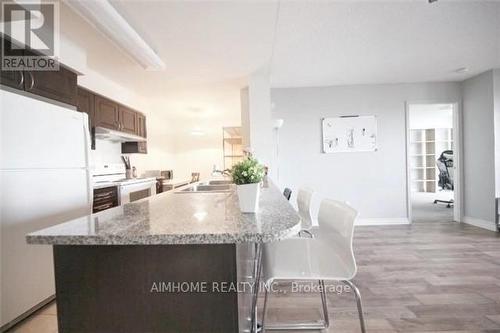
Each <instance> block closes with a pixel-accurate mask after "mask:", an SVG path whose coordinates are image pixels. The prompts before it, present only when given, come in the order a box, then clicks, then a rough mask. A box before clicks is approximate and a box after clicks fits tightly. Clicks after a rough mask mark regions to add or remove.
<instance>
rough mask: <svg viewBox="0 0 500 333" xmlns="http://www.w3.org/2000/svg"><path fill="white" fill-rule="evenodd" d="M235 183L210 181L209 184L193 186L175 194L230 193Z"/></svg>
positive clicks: (203, 183) (202, 183)
mask: <svg viewBox="0 0 500 333" xmlns="http://www.w3.org/2000/svg"><path fill="white" fill-rule="evenodd" d="M232 184H233V182H232V181H230V180H210V181H207V182H201V183H197V184H194V185H192V186H189V187H186V188H183V189H180V190H178V191H177V192H175V193H195V192H201V193H218V192H230V191H231V189H232V187H233V186H232Z"/></svg>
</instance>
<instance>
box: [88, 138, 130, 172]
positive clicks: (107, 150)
mask: <svg viewBox="0 0 500 333" xmlns="http://www.w3.org/2000/svg"><path fill="white" fill-rule="evenodd" d="M95 147H96V149H95V150H91V151H90V157H91V161H90V164H91V165H92V166H95V165H103V164H109V163H123V162H122V160H121V157H120V156H121V152H122V147H121V143H120V142H112V141H107V140H99V139H96V143H95Z"/></svg>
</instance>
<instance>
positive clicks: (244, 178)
mask: <svg viewBox="0 0 500 333" xmlns="http://www.w3.org/2000/svg"><path fill="white" fill-rule="evenodd" d="M264 174H265V172H264V166H263V165H262V164H259V161H257V159H255V158H253V157H249V158H247V159H245V160H243V161H241V162H238V163H236V164H235V165H234V166H233V168H232V170H231V175H232V177H233V182H234V183H235V184H236V185H245V184H254V183H259V182H260V181H261V180H262V178H264Z"/></svg>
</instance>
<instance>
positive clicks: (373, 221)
mask: <svg viewBox="0 0 500 333" xmlns="http://www.w3.org/2000/svg"><path fill="white" fill-rule="evenodd" d="M394 224H410V220H408V218H407V217H387V218H386V217H376V218H358V219H356V223H355V225H394Z"/></svg>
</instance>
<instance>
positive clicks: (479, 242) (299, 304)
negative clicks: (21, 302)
mask: <svg viewBox="0 0 500 333" xmlns="http://www.w3.org/2000/svg"><path fill="white" fill-rule="evenodd" d="M354 243H355V255H356V259H357V262H358V274H357V276H356V278H355V279H354V280H353V281H354V283H355V284H356V285H357V286H358V287H359V289H360V291H361V294H362V297H363V301H364V310H365V315H366V318H367V331H368V332H370V333H371V332H384V333H390V332H448V333H449V332H462V333H463V332H490V333H492V332H500V238H499V235H498V234H497V233H494V232H490V231H486V230H482V229H479V228H476V227H473V226H468V225H464V224H458V223H454V222H417V223H414V224H412V225H410V226H408V225H401V226H375V227H356V230H355V240H354ZM287 288H289V287H287V286H283V290H287ZM328 302H329V307H328V310H329V314H330V318H331V326H330V328H329V329H328V330H327V332H360V329H359V322H358V316H357V311H356V305H355V301H354V297H353V294H352V292H346V293H342V294H340V295H339V294H336V293H329V295H328ZM261 305H262V303H261ZM56 311H57V310H56V306H55V304H51V305H49V306H48V307H46V308H45V309H42V310H40V311H39V313H37V314H35V315H34V316H32V317H31V318H29V319H28V320H26V321H25V322H24V323H22V324H20V325H18V326H17V327H15V328H14V329H13V330H11V332H16V333H31V332H36V333H48V332H51V333H53V332H57V323H56ZM320 313H321V312H320V298H319V296H318V294H316V293H303V294H297V293H287V294H286V295H285V294H279V295H273V296H272V298H271V299H270V303H269V315H268V320H269V321H268V322H273V321H277V320H286V321H287V322H293V321H297V320H315V319H319V318H320ZM294 332H297V331H294ZM138 333H139V332H138Z"/></svg>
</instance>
